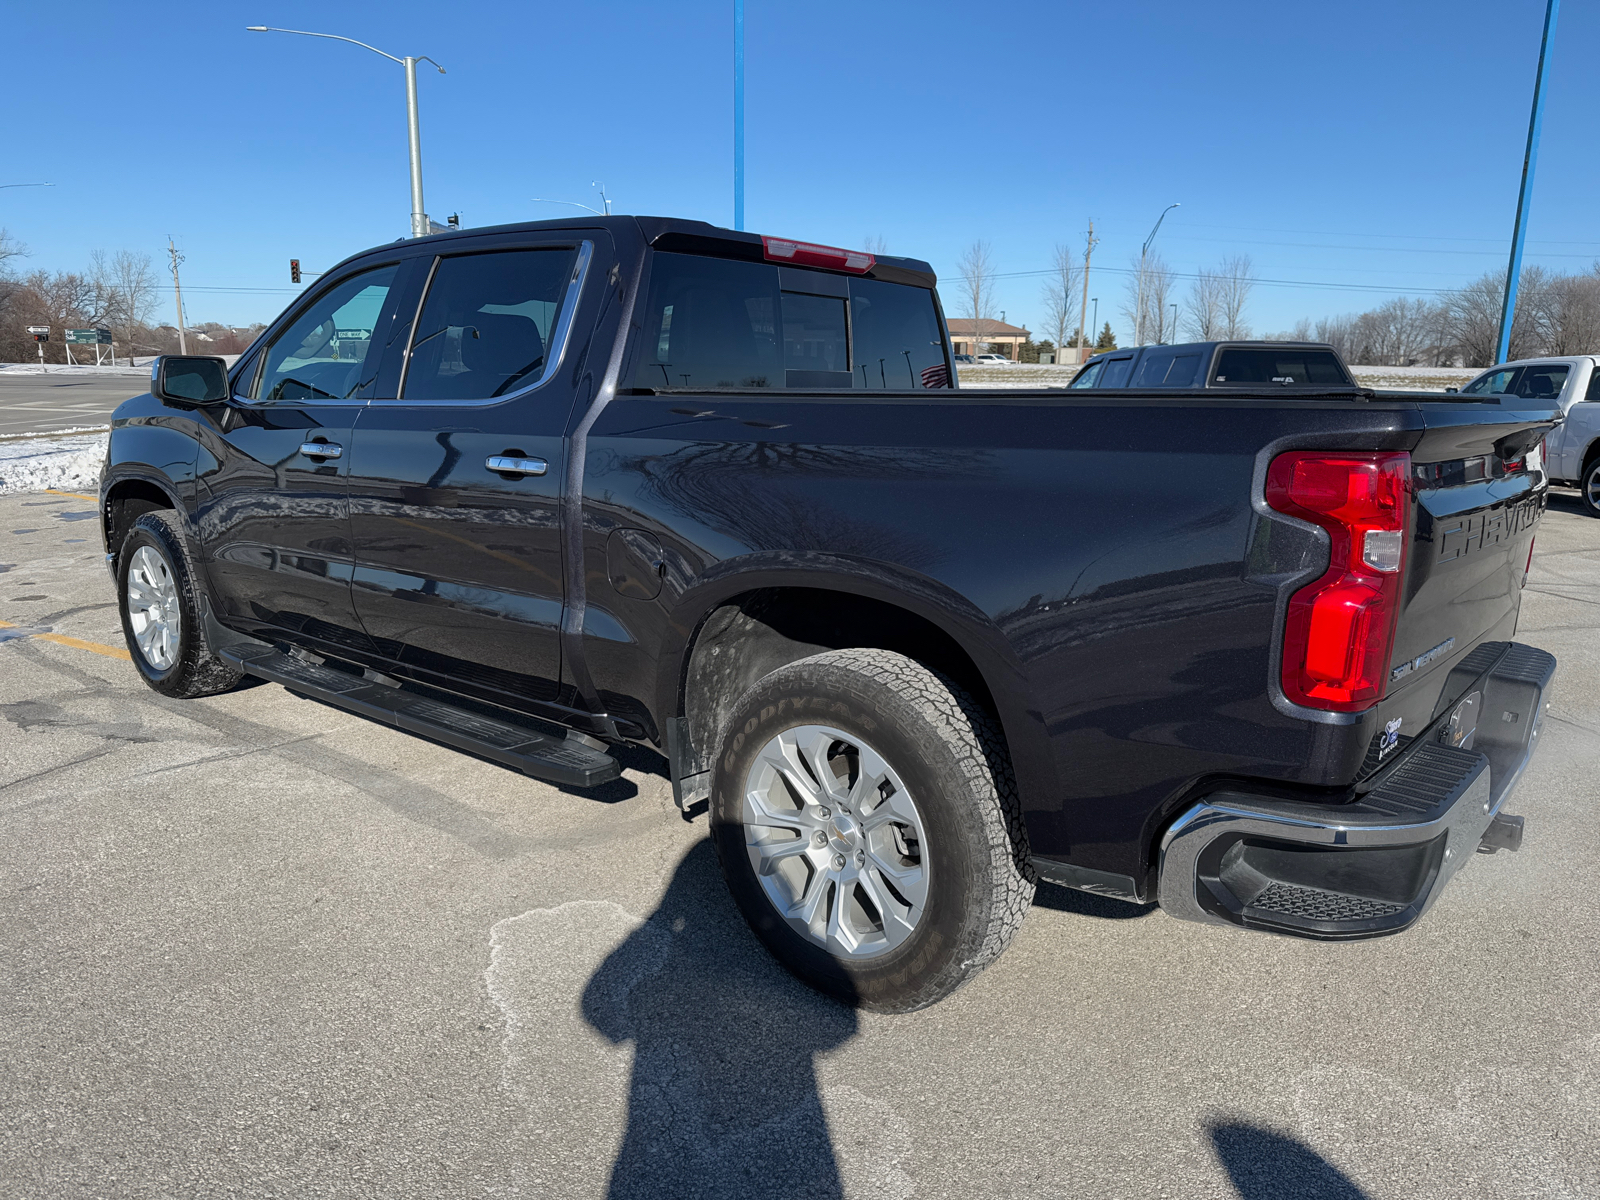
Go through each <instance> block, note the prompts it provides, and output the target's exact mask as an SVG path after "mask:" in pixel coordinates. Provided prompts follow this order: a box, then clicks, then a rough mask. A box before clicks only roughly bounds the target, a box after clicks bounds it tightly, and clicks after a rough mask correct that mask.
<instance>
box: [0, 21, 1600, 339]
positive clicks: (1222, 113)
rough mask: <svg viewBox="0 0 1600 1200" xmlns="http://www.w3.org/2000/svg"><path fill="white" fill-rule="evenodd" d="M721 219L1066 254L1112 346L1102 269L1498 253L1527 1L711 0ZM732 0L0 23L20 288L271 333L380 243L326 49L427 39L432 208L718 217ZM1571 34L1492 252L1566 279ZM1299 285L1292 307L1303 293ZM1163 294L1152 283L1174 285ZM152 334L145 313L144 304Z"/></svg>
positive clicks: (378, 187)
mask: <svg viewBox="0 0 1600 1200" xmlns="http://www.w3.org/2000/svg"><path fill="white" fill-rule="evenodd" d="M746 2H747V18H746V20H747V43H746V54H747V63H748V92H747V106H748V122H749V124H748V138H747V145H748V150H747V154H748V164H749V165H748V182H747V225H748V226H749V227H750V228H752V229H755V230H757V231H761V232H768V233H776V234H782V235H787V236H793V237H801V238H806V239H809V240H814V241H819V242H826V243H831V244H838V245H846V246H859V245H862V244H863V243H864V242H865V241H866V239H867V238H869V237H881V238H883V239H884V240H885V241H886V243H887V245H888V248H889V251H890V252H891V253H900V254H908V255H912V256H914V257H920V258H926V259H928V260H929V261H931V262H932V263H933V264H934V266H935V268H936V269H937V270H938V271H939V272H940V275H941V277H944V278H946V279H947V280H949V282H947V284H946V287H945V289H944V290H945V295H946V304H947V307H948V308H949V310H950V312H951V314H952V315H959V305H958V304H957V303H956V300H955V288H954V286H953V276H954V274H955V265H956V261H957V259H958V257H959V256H960V254H961V251H962V250H963V248H964V247H966V246H967V245H968V244H970V243H971V242H972V241H973V240H974V239H977V238H982V239H984V240H986V241H988V242H990V243H991V244H992V247H993V253H994V258H995V262H996V266H997V268H998V270H999V271H1000V272H1001V278H1000V279H999V284H998V286H999V307H1001V308H1004V309H1005V310H1006V312H1007V318H1008V319H1009V320H1011V321H1012V322H1013V323H1015V322H1017V321H1018V319H1019V318H1021V319H1022V320H1023V321H1024V322H1030V323H1033V324H1034V326H1035V327H1037V325H1038V322H1039V318H1040V314H1041V309H1042V306H1041V304H1040V302H1039V290H1040V282H1041V281H1040V278H1039V277H1038V276H1037V275H1030V274H1027V273H1028V272H1037V271H1041V270H1043V269H1044V268H1045V267H1047V266H1048V264H1049V261H1050V256H1051V249H1052V247H1053V245H1054V244H1055V243H1057V242H1066V243H1069V244H1071V245H1072V246H1074V247H1075V248H1076V249H1077V250H1078V251H1079V252H1081V248H1082V242H1083V231H1084V230H1085V228H1086V227H1087V223H1088V220H1089V218H1091V217H1093V218H1094V221H1095V229H1096V233H1097V234H1098V235H1099V236H1100V237H1101V239H1102V240H1101V242H1100V245H1099V247H1098V249H1097V250H1096V252H1095V264H1096V274H1095V275H1094V277H1093V278H1092V280H1091V294H1092V295H1095V296H1098V297H1099V298H1100V305H1099V313H1100V317H1101V319H1102V320H1104V319H1106V318H1107V317H1109V318H1110V319H1111V320H1112V322H1113V324H1114V325H1117V324H1120V318H1119V314H1118V310H1119V308H1120V307H1121V303H1122V293H1123V288H1124V279H1125V276H1123V275H1118V274H1114V273H1112V272H1111V271H1110V270H1101V269H1100V268H1126V267H1127V265H1128V262H1129V259H1130V257H1131V256H1132V255H1133V254H1135V253H1137V250H1138V246H1139V243H1140V242H1141V241H1143V239H1144V237H1145V235H1146V234H1147V233H1148V232H1149V229H1150V225H1151V223H1152V222H1153V221H1154V219H1155V217H1156V215H1157V214H1158V213H1159V212H1160V210H1161V208H1162V207H1163V206H1164V205H1166V204H1168V203H1171V202H1172V201H1179V202H1181V204H1182V207H1181V208H1179V209H1178V210H1176V211H1175V212H1174V213H1172V214H1171V215H1170V216H1169V217H1168V218H1167V222H1166V224H1165V226H1164V227H1163V229H1162V231H1161V234H1160V236H1159V238H1158V240H1157V248H1158V249H1159V250H1160V251H1161V253H1162V254H1164V255H1165V257H1166V258H1167V260H1168V262H1169V264H1170V265H1171V266H1172V267H1173V268H1174V269H1175V270H1177V271H1180V272H1192V271H1194V270H1195V269H1196V268H1197V267H1200V266H1206V265H1210V264H1213V263H1215V262H1216V261H1218V260H1220V259H1221V258H1223V257H1225V256H1227V255H1230V254H1236V253H1244V254H1249V255H1250V256H1251V257H1252V258H1253V259H1254V261H1255V264H1256V269H1257V273H1258V274H1259V276H1260V277H1261V278H1262V280H1263V281H1266V280H1278V281H1284V282H1282V283H1270V284H1269V283H1267V282H1263V283H1261V284H1260V285H1258V287H1257V289H1256V292H1255V295H1254V297H1253V298H1252V302H1251V308H1250V312H1249V314H1248V315H1249V317H1250V319H1251V320H1252V322H1253V324H1254V325H1255V327H1256V328H1257V329H1258V330H1263V329H1265V330H1271V329H1278V328H1284V327H1287V326H1288V325H1290V324H1292V323H1293V321H1294V320H1295V319H1296V318H1297V317H1300V316H1310V317H1317V316H1321V315H1326V314H1331V313H1338V312H1348V311H1356V310H1359V309H1362V308H1366V307H1369V306H1371V305H1374V304H1376V303H1380V302H1381V301H1382V300H1384V299H1386V298H1388V297H1389V296H1392V295H1396V294H1400V293H1401V292H1409V293H1411V294H1426V293H1428V292H1430V291H1431V290H1434V289H1441V288H1448V287H1453V286H1457V285H1459V284H1461V283H1464V282H1466V281H1467V280H1469V279H1472V278H1474V277H1476V276H1478V275H1480V274H1482V273H1483V272H1484V271H1487V270H1491V269H1497V268H1502V267H1503V264H1504V262H1505V255H1506V251H1507V248H1508V245H1509V237H1510V227H1511V222H1512V216H1513V213H1514V210H1515V205H1516V189H1517V182H1518V174H1519V171H1520V168H1521V162H1522V152H1523V143H1524V138H1525V136H1526V132H1527V121H1528V106H1529V101H1530V97H1531V91H1532V85H1533V74H1534V68H1535V63H1536V60H1537V55H1538V45H1539V32H1540V26H1541V23H1542V20H1543V14H1544V4H1543V3H1542V0H1495V2H1493V3H1483V2H1477V0H1448V2H1447V0H1408V2H1405V3H1395V2H1394V0H1385V2H1383V3H1376V2H1371V0H1346V2H1345V3H1341V4H1328V3H1315V4H1294V3H1283V2H1282V0H1277V2H1275V3H1269V2H1254V0H1211V2H1210V3H1207V4H1204V5H1201V4H1196V3H1187V4H1180V3H1172V2H1169V0H1121V2H1120V3H1116V4H1107V3H1098V4H1094V5H1087V4H1077V3H1063V2H1061V0H1055V2H1037V3H1036V2H1033V0H1013V2H1012V3H1010V4H1007V5H1003V6H997V7H996V8H995V9H989V8H988V7H987V6H985V5H973V4H970V3H965V4H961V3H946V2H944V0H916V2H911V0H852V2H848V3H847V2H843V0H810V2H808V3H795V2H792V0H746ZM731 12H732V2H731V0H671V2H670V3H666V4H662V3H659V2H656V3H635V2H633V0H626V2H623V0H618V2H615V3H605V4H601V3H589V4H566V5H554V4H548V5H546V4H527V3H523V4H514V3H500V2H487V0H457V2H456V3H454V4H451V5H441V4H439V3H437V0H435V2H434V3H429V4H421V3H413V2H412V0H388V2H386V3H382V4H356V3H346V4H327V3H323V4H309V3H284V2H282V0H255V2H253V3H243V4H241V3H238V2H237V0H223V2H213V3H205V4H200V3H195V4H161V3H145V4H139V5H131V4H126V3H123V4H115V5H112V4H100V3H93V2H89V3H79V4H76V5H74V6H72V8H71V10H70V13H68V12H64V11H63V10H60V9H57V8H56V7H55V6H52V5H27V6H24V5H20V4H12V5H10V6H8V13H7V26H8V29H9V31H10V38H9V39H8V40H9V45H10V47H11V50H12V53H11V55H10V57H9V61H8V69H7V73H6V82H5V86H6V87H7V88H8V89H9V91H10V95H9V97H8V98H7V99H8V102H7V104H6V110H7V112H8V115H9V117H10V126H11V128H10V132H11V137H10V145H11V147H12V148H11V151H10V152H9V153H8V155H7V161H6V165H5V168H4V176H5V177H4V178H0V182H3V183H11V182H26V181H31V180H51V181H53V182H54V183H55V184H56V186H55V187H52V188H14V189H9V190H6V191H0V225H3V226H4V227H5V228H6V229H7V230H9V231H10V233H11V234H12V235H13V236H15V237H17V238H19V239H20V240H21V241H22V242H24V243H25V244H26V245H27V246H28V247H29V250H30V252H31V257H30V258H29V259H28V260H27V261H26V262H25V263H24V264H23V265H24V269H28V268H34V267H44V268H52V269H57V268H79V267H81V266H83V265H84V264H85V263H86V261H87V259H88V256H89V254H90V252H91V251H92V250H93V249H95V248H103V249H106V250H110V251H115V250H118V249H124V248H129V249H136V250H140V251H145V252H148V253H150V254H151V255H152V257H153V258H157V260H158V265H164V260H162V259H161V258H160V257H159V256H160V255H162V254H164V251H165V247H166V238H167V235H168V234H169V233H170V234H172V235H173V236H174V237H176V238H177V240H178V243H179V247H180V249H181V250H182V251H183V253H184V254H185V255H186V258H187V261H186V263H185V265H184V268H183V270H184V282H185V292H186V295H185V308H186V310H187V312H188V315H189V318H190V320H192V321H200V320H207V319H211V320H219V321H225V322H233V323H242V322H245V321H249V320H253V319H266V318H269V317H271V316H272V315H273V314H274V313H276V312H277V311H278V310H279V309H281V308H282V307H283V305H284V304H286V303H287V302H288V301H289V299H290V298H291V297H292V295H293V290H292V289H291V288H290V286H289V281H288V267H287V262H288V259H289V258H290V257H291V256H293V257H298V258H299V259H301V260H302V262H303V263H304V264H305V266H306V269H307V270H313V269H316V268H318V267H323V266H327V265H330V264H331V263H333V262H335V261H337V260H338V259H340V258H342V257H344V256H345V255H346V254H348V253H351V252H353V251H355V250H358V249H361V248H364V247H366V246H369V245H372V244H374V243H377V242H383V241H389V240H391V239H393V238H395V237H398V236H400V235H401V234H403V233H404V232H405V231H406V229H407V221H408V213H409V209H410V203H409V194H408V182H407V173H406V130H405V107H404V99H405V97H404V81H403V72H402V71H401V68H400V67H398V66H397V65H395V64H393V63H390V62H388V61H387V60H385V59H382V58H379V57H377V56H376V55H373V54H370V53H368V52H367V51H364V50H361V49H359V48H357V47H354V46H349V45H344V44H341V43H337V42H327V41H320V40H315V39H309V38H296V37H289V36H286V35H281V34H254V33H246V32H245V30H244V27H245V26H246V25H254V24H267V25H282V26H289V27H293V28H301V29H316V30H321V31H325V32H330V33H340V34H345V35H347V36H351V37H357V38H361V39H362V40H365V41H369V42H371V43H373V44H375V45H377V46H379V47H381V48H383V49H385V50H387V51H389V52H390V53H393V54H398V55H405V54H428V55H431V56H432V57H434V58H436V59H437V60H438V61H439V62H441V63H443V64H444V66H445V67H446V68H447V70H448V72H449V73H448V74H446V75H437V74H434V73H431V72H428V73H426V74H424V75H423V77H422V79H421V84H420V87H421V94H422V121H423V129H422V139H423V164H424V174H425V180H426V187H427V201H428V208H429V210H430V212H431V213H432V214H433V215H434V217H435V219H437V220H443V219H444V217H445V216H446V215H447V214H449V213H451V212H454V211H459V212H460V213H461V214H462V219H463V221H464V223H466V224H468V225H486V224H494V223H498V222H502V221H515V220H528V219H538V218H548V217H556V216H562V215H569V214H575V213H578V212H579V210H578V209H575V208H563V207H560V206H556V205H548V204H535V203H533V202H532V198H533V197H536V196H542V197H552V198H557V199H567V200H576V201H580V202H582V203H586V204H594V203H596V196H597V193H596V190H595V189H594V188H592V187H591V186H590V185H591V182H592V181H594V180H601V181H604V183H605V185H606V188H607V190H608V192H609V193H610V195H611V198H612V200H613V203H614V205H615V210H616V211H618V212H640V213H659V214H668V215H679V216H686V217H695V218H700V219H704V220H709V221H713V222H716V223H719V224H729V223H731V220H732V182H731V181H732V167H731V158H732V149H731V147H732V101H731V94H732V87H731V47H732V17H731ZM1597 42H1600V13H1597V12H1596V10H1595V9H1594V8H1593V7H1592V6H1583V5H1578V4H1571V3H1569V4H1568V5H1567V6H1566V8H1565V10H1564V11H1563V13H1562V19H1561V24H1560V27H1559V31H1558V36H1557V42H1556V48H1555V52H1554V54H1555V56H1554V59H1553V63H1552V73H1551V85H1550V91H1549V97H1548V104H1547V109H1546V116H1545V124H1544V138H1543V143H1542V147H1541V153H1540V161H1539V175H1538V186H1537V189H1536V192H1535V198H1534V203H1533V208H1532V219H1531V224H1530V228H1529V239H1530V243H1529V254H1528V261H1529V262H1535V263H1543V264H1545V265H1547V266H1550V267H1553V268H1557V269H1563V270H1573V269H1584V268H1587V267H1588V266H1589V264H1590V263H1592V262H1593V261H1594V260H1595V259H1596V257H1600V228H1597V227H1596V224H1595V222H1594V220H1593V218H1592V214H1593V213H1594V209H1595V206H1594V200H1593V197H1594V196H1595V195H1596V194H1597V192H1600V155H1597V154H1596V153H1595V152H1594V150H1593V148H1592V145H1591V139H1590V138H1589V137H1588V136H1587V131H1588V130H1590V129H1591V128H1592V126H1593V121H1592V114H1593V113H1594V112H1595V111H1596V108H1597V101H1600V73H1596V72H1594V71H1592V70H1590V69H1589V63H1588V59H1589V57H1590V56H1589V54H1588V53H1587V47H1589V46H1591V45H1594V44H1597ZM1307 285H1310V286H1307ZM1180 299H1181V290H1180ZM165 312H166V314H167V316H168V319H170V314H171V305H170V300H169V301H168V303H167V306H166V309H165Z"/></svg>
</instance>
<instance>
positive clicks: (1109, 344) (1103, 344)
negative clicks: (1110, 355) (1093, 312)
mask: <svg viewBox="0 0 1600 1200" xmlns="http://www.w3.org/2000/svg"><path fill="white" fill-rule="evenodd" d="M1116 348H1117V339H1116V336H1115V335H1114V334H1113V333H1112V332H1111V322H1110V321H1107V322H1106V324H1105V328H1104V329H1102V330H1101V331H1100V340H1099V341H1098V342H1096V343H1095V344H1094V352H1095V353H1096V354H1099V353H1100V351H1102V350H1115V349H1116Z"/></svg>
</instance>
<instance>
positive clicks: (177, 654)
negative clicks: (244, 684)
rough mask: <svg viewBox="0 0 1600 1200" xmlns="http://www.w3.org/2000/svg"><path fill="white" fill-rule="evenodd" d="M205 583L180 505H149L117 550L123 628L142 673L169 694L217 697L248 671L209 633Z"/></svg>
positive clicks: (136, 664)
mask: <svg viewBox="0 0 1600 1200" xmlns="http://www.w3.org/2000/svg"><path fill="white" fill-rule="evenodd" d="M198 589H199V581H198V580H197V578H196V576H195V570H194V562H193V560H192V559H191V558H190V556H189V550H188V546H187V545H186V544H185V542H184V539H183V531H182V530H181V529H179V527H178V522H177V520H176V518H175V517H174V515H173V514H172V512H171V511H169V510H166V509H162V510H159V511H155V512H147V513H145V514H144V515H143V516H141V517H139V519H138V520H136V521H134V523H133V525H132V527H131V528H130V529H129V530H128V535H127V537H125V538H124V539H123V541H122V546H121V548H120V549H119V550H118V552H117V592H118V597H117V599H118V600H119V602H120V603H119V605H118V607H120V608H121V610H122V632H123V636H124V637H126V638H127V641H128V653H129V654H130V655H132V656H133V665H134V666H135V667H137V668H138V670H139V674H140V675H141V676H142V677H143V678H144V681H145V682H146V683H148V684H149V685H150V686H151V687H153V688H154V689H155V690H156V691H158V692H160V693H162V694H163V695H166V696H175V697H178V698H179V699H189V698H192V697H195V696H213V695H215V694H217V693H218V692H225V691H227V690H228V689H229V688H231V687H233V686H234V685H235V684H237V683H238V682H239V680H240V679H241V678H242V677H243V674H244V673H243V672H242V671H240V670H239V669H238V668H237V667H235V666H233V665H232V664H231V663H229V662H227V661H226V660H225V659H222V658H220V657H219V656H218V655H217V654H216V653H215V652H214V650H213V648H212V647H211V645H210V644H209V642H208V641H207V640H206V627H205V622H204V620H203V619H202V617H201V614H200V601H199V590H198Z"/></svg>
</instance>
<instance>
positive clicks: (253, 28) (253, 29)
mask: <svg viewBox="0 0 1600 1200" xmlns="http://www.w3.org/2000/svg"><path fill="white" fill-rule="evenodd" d="M244 31H245V32H246V33H269V32H271V31H270V30H269V29H268V28H267V27H266V26H265V25H246V26H245V27H244Z"/></svg>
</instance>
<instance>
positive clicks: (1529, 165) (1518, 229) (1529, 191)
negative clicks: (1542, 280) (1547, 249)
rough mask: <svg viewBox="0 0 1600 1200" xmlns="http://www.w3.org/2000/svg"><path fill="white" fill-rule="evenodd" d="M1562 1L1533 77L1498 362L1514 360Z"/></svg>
mask: <svg viewBox="0 0 1600 1200" xmlns="http://www.w3.org/2000/svg"><path fill="white" fill-rule="evenodd" d="M1560 8H1561V0H1546V3H1545V10H1544V36H1543V37H1542V38H1540V39H1539V70H1538V72H1537V73H1536V74H1535V75H1534V77H1533V114H1532V115H1531V116H1530V117H1529V118H1528V148H1527V149H1526V150H1525V151H1523V154H1522V188H1521V190H1520V191H1518V192H1517V221H1516V224H1515V225H1514V226H1513V227H1512V231H1511V264H1510V266H1508V267H1507V268H1506V297H1505V303H1504V304H1503V305H1502V306H1501V308H1500V345H1499V348H1498V349H1497V350H1496V351H1495V358H1494V360H1495V362H1505V361H1506V359H1508V358H1510V357H1511V323H1512V320H1513V319H1514V318H1515V317H1516V315H1517V276H1519V275H1521V274H1522V240H1523V238H1524V237H1525V236H1526V235H1527V232H1528V209H1529V207H1530V203H1531V201H1532V199H1533V169H1534V167H1535V166H1536V165H1538V161H1539V128H1540V126H1541V125H1543V124H1544V81H1545V78H1546V77H1547V76H1548V75H1549V73H1550V38H1551V35H1552V34H1554V33H1555V31H1556V14H1557V12H1558V11H1559V9H1560Z"/></svg>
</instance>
